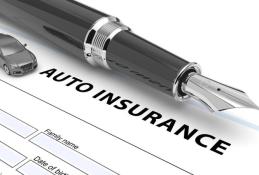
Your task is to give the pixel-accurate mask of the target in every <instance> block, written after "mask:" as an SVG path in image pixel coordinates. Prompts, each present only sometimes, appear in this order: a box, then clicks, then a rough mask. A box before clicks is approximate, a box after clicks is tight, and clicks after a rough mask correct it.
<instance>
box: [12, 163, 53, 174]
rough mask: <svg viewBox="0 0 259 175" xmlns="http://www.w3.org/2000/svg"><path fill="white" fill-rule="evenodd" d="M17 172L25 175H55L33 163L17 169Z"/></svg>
mask: <svg viewBox="0 0 259 175" xmlns="http://www.w3.org/2000/svg"><path fill="white" fill-rule="evenodd" d="M17 171H18V172H19V173H21V174H23V175H53V174H52V173H50V172H49V171H47V170H45V169H43V168H42V167H40V166H39V165H37V164H36V163H34V162H32V161H30V162H28V163H26V164H25V165H23V166H22V167H20V168H19V169H17Z"/></svg>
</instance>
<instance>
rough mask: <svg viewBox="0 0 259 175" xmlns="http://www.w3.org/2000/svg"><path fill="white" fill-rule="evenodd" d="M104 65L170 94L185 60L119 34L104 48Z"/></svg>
mask: <svg viewBox="0 0 259 175" xmlns="http://www.w3.org/2000/svg"><path fill="white" fill-rule="evenodd" d="M107 57H108V59H107V60H108V64H109V65H110V67H111V68H112V70H118V71H119V72H123V73H125V74H127V75H129V76H131V77H133V78H135V79H139V80H141V81H142V82H145V83H146V84H148V85H150V86H152V87H154V88H156V89H158V90H160V91H162V92H165V93H167V94H169V95H172V87H173V82H174V81H175V79H176V77H177V75H178V74H179V72H180V71H181V70H182V68H184V67H185V66H186V65H187V64H189V63H188V62H187V61H185V60H183V59H181V58H180V57H178V56H176V55H174V54H172V53H169V52H168V51H166V50H164V49H162V48H160V47H158V46H156V45H154V44H152V43H150V42H148V41H146V40H145V39H143V38H141V37H139V36H137V35H135V34H133V33H131V32H130V31H123V32H121V33H119V34H118V35H117V36H115V38H113V40H112V41H111V43H110V45H109V47H108V55H107Z"/></svg>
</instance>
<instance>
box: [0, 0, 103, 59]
mask: <svg viewBox="0 0 259 175" xmlns="http://www.w3.org/2000/svg"><path fill="white" fill-rule="evenodd" d="M0 13H1V14H2V15H4V16H6V17H8V18H10V19H12V20H13V21H14V22H15V23H16V24H20V25H22V26H25V27H26V28H30V29H31V30H32V31H34V32H37V33H39V34H41V35H43V36H44V37H45V38H47V39H49V40H50V41H52V42H54V43H56V44H57V45H58V46H60V47H62V48H64V49H66V50H68V51H70V52H72V53H73V54H74V55H76V56H78V57H80V58H82V59H84V53H83V47H84V39H85V36H86V34H87V32H88V30H89V29H90V27H91V26H92V25H93V24H94V23H95V22H96V21H97V20H98V19H100V18H102V17H105V16H107V15H106V14H104V13H102V12H99V11H97V10H95V9H92V8H90V7H87V6H85V5H83V4H80V3H78V2H77V1H74V0H0Z"/></svg>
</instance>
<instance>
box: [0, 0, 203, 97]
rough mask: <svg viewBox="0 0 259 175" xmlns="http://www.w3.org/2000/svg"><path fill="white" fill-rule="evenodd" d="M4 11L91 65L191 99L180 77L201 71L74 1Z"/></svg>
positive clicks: (27, 2) (23, 2)
mask: <svg viewBox="0 0 259 175" xmlns="http://www.w3.org/2000/svg"><path fill="white" fill-rule="evenodd" d="M0 13H1V14H3V15H5V16H7V17H8V18H10V19H12V20H13V21H14V22H15V23H17V24H20V25H22V26H24V27H26V28H29V29H31V30H32V31H34V32H37V33H38V34H40V35H42V36H43V37H45V38H47V39H48V40H50V41H52V42H54V43H55V44H56V45H58V46H59V47H62V48H64V49H65V50H67V51H69V52H71V53H72V54H74V55H76V56H77V57H79V58H81V59H85V60H87V61H88V62H89V63H90V64H92V63H93V64H100V65H102V66H103V67H105V68H108V69H111V70H117V71H118V72H122V73H124V74H126V75H128V76H130V77H132V78H134V79H139V80H140V81H142V82H144V83H146V84H148V85H150V86H152V87H154V88H156V89H158V90H160V91H162V92H164V93H166V94H169V95H174V96H176V97H182V96H185V95H186V94H184V93H182V90H181V86H180V84H181V82H180V79H179V77H182V76H183V75H182V74H184V73H185V72H186V71H187V72H188V70H191V71H194V72H197V71H199V70H198V69H197V68H196V67H195V66H193V67H192V65H191V66H189V65H190V63H189V62H188V61H185V60H183V59H181V58H180V57H178V56H176V55H174V54H172V53H169V52H168V51H166V50H164V49H162V48H160V47H158V46H156V45H154V44H152V43H150V42H148V41H147V40H145V39H143V38H141V37H139V36H137V35H135V34H134V33H132V32H131V31H130V29H129V28H127V27H125V26H124V25H123V24H122V23H121V22H120V21H119V20H118V19H117V18H113V17H110V16H108V15H106V14H105V13H102V12H99V11H97V10H95V9H92V8H90V7H88V6H85V5H83V4H81V3H78V2H77V1H74V0H1V1H0ZM188 66H189V67H188Z"/></svg>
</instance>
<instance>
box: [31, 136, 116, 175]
mask: <svg viewBox="0 0 259 175" xmlns="http://www.w3.org/2000/svg"><path fill="white" fill-rule="evenodd" d="M31 142H32V143H34V144H35V145H37V146H39V147H40V148H42V149H44V150H45V151H47V152H49V153H51V154H52V155H54V156H56V157H58V158H59V159H61V160H63V161H64V162H66V163H68V164H69V165H71V166H72V167H74V168H76V169H78V170H79V171H81V172H83V173H85V174H91V175H116V174H117V173H115V172H113V171H112V170H110V169H108V168H106V167H105V166H103V165H101V164H99V163H97V162H95V161H94V160H92V159H90V158H88V157H86V156H85V155H83V154H81V153H79V152H77V151H75V150H72V149H71V148H68V147H66V146H65V145H63V144H62V143H60V142H58V141H56V140H54V139H52V138H50V137H48V136H47V135H45V134H43V133H41V134H39V135H37V136H36V137H34V138H32V139H31Z"/></svg>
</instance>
